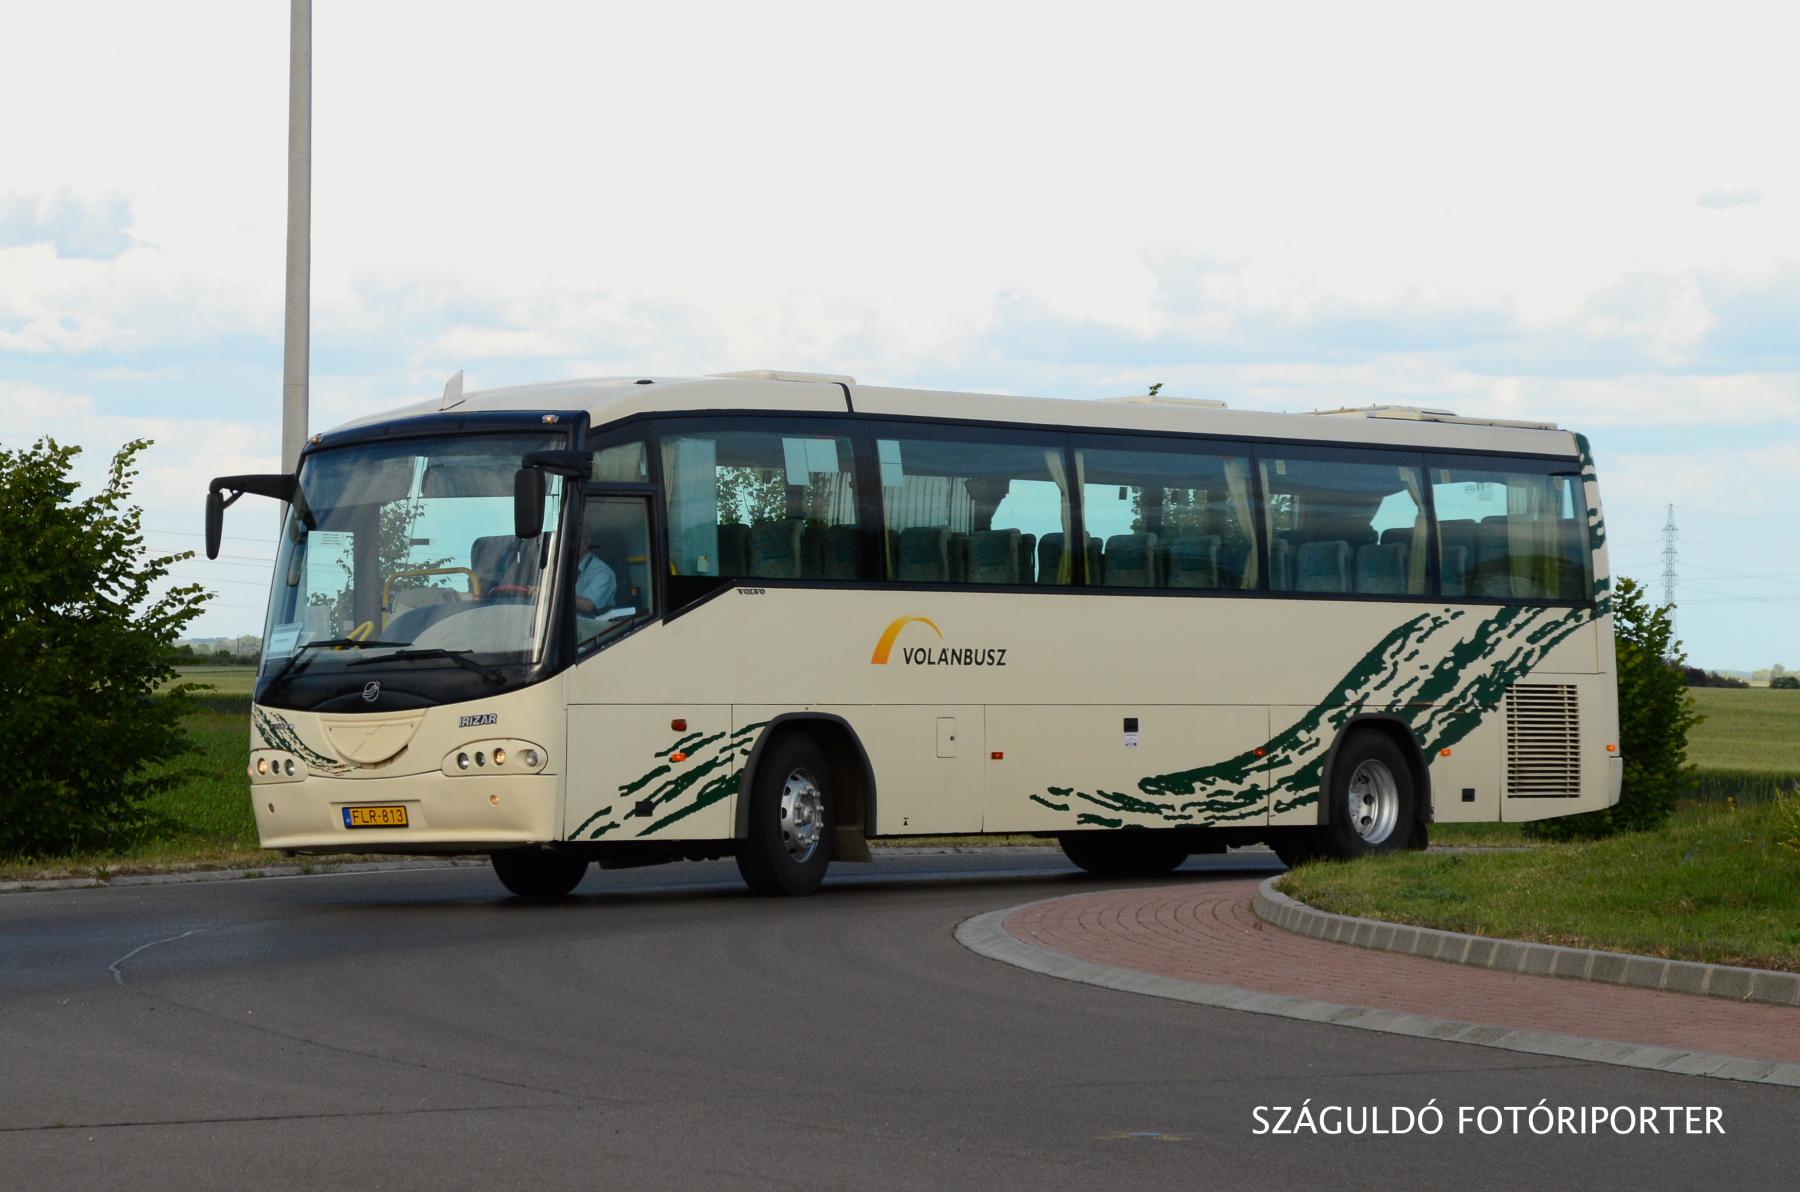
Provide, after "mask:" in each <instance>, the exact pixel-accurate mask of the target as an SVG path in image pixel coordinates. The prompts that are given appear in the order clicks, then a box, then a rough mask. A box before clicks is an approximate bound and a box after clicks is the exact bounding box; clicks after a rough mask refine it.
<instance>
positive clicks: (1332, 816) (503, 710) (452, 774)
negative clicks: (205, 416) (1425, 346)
mask: <svg viewBox="0 0 1800 1192" xmlns="http://www.w3.org/2000/svg"><path fill="white" fill-rule="evenodd" d="M460 381H461V374H458V376H457V378H456V379H455V380H454V381H453V383H452V385H451V386H448V387H447V388H446V391H445V394H444V397H443V398H442V399H441V400H434V401H427V402H424V403H421V404H418V405H414V406H409V407H406V408H403V409H399V410H397V411H394V412H392V413H388V414H382V415H379V416H374V417H369V418H364V419H361V420H359V421H355V422H350V423H347V424H345V425H343V426H340V427H338V428H337V429H335V430H331V431H326V432H324V433H321V434H315V435H313V436H312V437H311V439H310V441H309V442H308V443H307V444H306V447H305V450H304V452H303V454H302V456H301V458H300V462H299V465H298V467H297V469H296V471H295V472H294V473H293V474H278V475H255V476H226V477H220V478H218V479H215V480H213V481H212V483H211V486H210V488H209V491H208V494H207V535H208V538H207V553H208V555H209V557H216V555H217V550H218V539H219V534H220V532H221V527H222V524H223V518H224V510H225V508H226V507H227V506H228V505H230V504H232V503H233V502H235V501H236V500H237V499H238V498H239V497H241V496H242V495H244V494H245V493H255V494H259V495H263V496H268V497H273V498H275V499H277V500H279V501H283V502H286V513H285V522H284V528H283V530H282V534H281V541H280V545H279V549H278V550H277V559H276V562H275V568H274V576H273V581H272V592H271V596H270V602H269V611H268V618H267V624H266V629H265V632H264V636H263V641H264V649H263V656H262V660H261V666H260V669H259V671H258V674H257V679H256V689H255V696H254V700H253V706H252V712H251V718H252V724H251V753H250V766H249V778H250V784H251V786H250V790H251V793H252V796H253V798H254V800H255V811H256V820H257V827H258V831H259V832H260V834H261V840H262V844H263V847H265V848H268V849H276V850H282V851H284V852H286V853H289V854H303V855H311V854H329V853H343V852H356V853H382V852H396V853H408V854H429V853H439V854H488V855H490V856H491V858H492V863H493V867H494V871H495V873H496V874H497V875H498V877H499V879H500V881H501V882H503V883H504V884H505V886H506V887H507V888H508V889H509V890H511V891H512V892H514V893H515V894H518V895H521V896H525V897H535V898H543V897H555V896H559V895H562V894H565V893H567V892H569V891H571V890H573V889H574V887H575V886H576V884H577V883H579V882H580V881H581V880H582V877H583V875H584V874H585V873H586V871H587V868H588V866H589V865H590V864H593V863H596V862H597V863H598V864H599V865H600V866H601V867H602V868H622V867H630V866H639V865H649V864H657V863H662V862H668V861H674V860H680V859H689V860H704V859H719V858H724V857H732V858H735V859H736V862H737V865H738V868H739V870H740V871H741V873H742V875H743V878H744V880H745V882H746V883H747V884H748V885H749V886H750V887H751V888H752V889H753V890H756V891H758V892H761V893H767V894H788V895H798V894H806V893H809V892H811V891H813V890H814V889H816V888H817V887H818V885H819V883H820V881H821V880H822V879H823V877H824V875H825V871H826V868H827V866H828V865H829V864H830V863H831V862H833V861H837V862H849V863H854V862H866V861H869V860H870V853H869V842H870V841H871V840H875V839H878V838H895V837H906V836H921V835H934V836H939V835H958V836H962V835H976V834H984V833H988V834H1001V833H1004V834H1014V835H1017V834H1029V835H1035V836H1039V837H1044V838H1049V839H1054V840H1056V841H1057V842H1058V843H1059V844H1060V845H1061V847H1062V849H1063V850H1064V851H1065V852H1066V854H1067V856H1068V858H1069V860H1070V861H1072V862H1073V863H1074V864H1075V865H1077V866H1079V867H1081V868H1083V869H1086V870H1089V871H1092V872H1095V873H1100V874H1109V875H1138V876H1142V875H1154V874H1159V873H1163V872H1167V871H1169V870H1171V869H1173V868H1174V867H1176V866H1177V865H1180V864H1181V863H1182V862H1183V860H1185V859H1186V858H1187V857H1189V856H1190V855H1193V854H1196V853H1207V852H1222V851H1223V850H1225V849H1227V848H1230V847H1241V846H1244V845H1248V844H1252V843H1256V842H1262V843H1266V844H1267V845H1268V846H1270V847H1272V848H1273V849H1274V851H1275V852H1276V853H1277V854H1278V855H1279V856H1280V857H1281V859H1282V860H1283V861H1285V862H1287V863H1288V864H1290V865H1293V864H1298V863H1300V862H1301V861H1303V860H1306V859H1310V858H1319V857H1335V858H1351V857H1356V856H1361V855H1364V854H1367V853H1372V852H1381V851H1386V850H1393V849H1407V848H1412V849H1417V848H1422V847H1424V846H1425V844H1426V842H1427V840H1428V839H1429V833H1430V828H1431V825H1432V824H1434V823H1438V824H1442V823H1466V822H1480V821H1485V822H1493V821H1502V822H1516V821H1530V820H1538V819H1544V818H1548V817H1552V816H1562V815H1569V814H1574V813H1579V812H1586V811H1594V810H1597V809H1600V808H1605V807H1609V806H1612V805H1613V804H1615V803H1616V802H1617V800H1618V797H1619V785H1620V776H1621V767H1622V762H1621V758H1620V754H1619V749H1618V711H1617V691H1616V684H1615V679H1614V660H1613V630H1612V620H1611V615H1610V605H1609V600H1608V589H1609V574H1608V569H1607V554H1606V535H1605V522H1604V519H1603V517H1602V515H1601V505H1600V494H1599V490H1598V487H1597V484H1596V481H1595V476H1594V466H1593V459H1592V456H1591V454H1590V451H1589V447H1588V443H1587V440H1586V439H1585V438H1584V437H1583V436H1581V435H1579V434H1575V433H1572V432H1569V431H1566V430H1561V429H1558V428H1557V427H1555V426H1553V425H1550V424H1547V423H1534V422H1518V421H1503V420H1498V419H1486V418H1469V417H1458V416H1456V415H1454V414H1452V413H1449V412H1447V411H1443V410H1432V409H1414V408H1409V407H1397V406H1378V407H1371V408H1356V409H1338V410H1327V411H1320V412H1318V413H1311V414H1274V413H1261V412H1250V411H1243V410H1233V409H1230V408H1227V407H1226V406H1225V405H1224V404H1223V403H1219V402H1212V401H1200V400H1181V399H1172V398H1161V397H1129V398H1118V399H1113V400H1091V401H1076V400H1063V399H1045V398H1031V397H1016V396H1002V395H989V394H975V393H953V392H935V391H926V390H916V389H898V388H884V387H880V386H871V385H861V384H858V383H857V382H856V381H855V380H854V379H853V378H850V377H842V376H829V375H820V374H808V373H792V372H776V371H757V372H748V373H730V374H722V375H716V376H706V377H626V378H615V379H605V380H576V381H567V382H557V383H549V384H538V385H525V386H519V387H513V388H497V389H490V390H486V391H477V392H470V393H468V394H463V393H462V392H461V385H460Z"/></svg>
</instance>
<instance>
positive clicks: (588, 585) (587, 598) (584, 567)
mask: <svg viewBox="0 0 1800 1192" xmlns="http://www.w3.org/2000/svg"><path fill="white" fill-rule="evenodd" d="M618 591H619V580H618V577H617V576H615V575H614V574H613V569H612V568H611V567H608V566H607V565H606V560H604V559H602V558H601V557H600V556H599V555H597V554H595V553H594V544H593V543H592V542H589V543H588V544H587V546H586V549H584V550H583V551H582V552H581V564H580V566H579V567H577V569H576V571H575V611H576V612H578V613H586V614H587V615H589V616H593V615H594V614H595V613H600V612H604V611H606V610H607V609H609V608H611V607H612V606H613V598H614V597H615V596H616V595H618Z"/></svg>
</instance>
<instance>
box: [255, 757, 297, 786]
mask: <svg viewBox="0 0 1800 1192" xmlns="http://www.w3.org/2000/svg"><path fill="white" fill-rule="evenodd" d="M305 778H306V763H305V762H303V761H301V760H300V759H299V758H296V757H295V756H294V755H293V754H291V753H289V752H287V751H286V750H285V749H257V750H252V751H251V754H250V781H251V782H301V781H304V780H305Z"/></svg>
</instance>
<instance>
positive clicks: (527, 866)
mask: <svg viewBox="0 0 1800 1192" xmlns="http://www.w3.org/2000/svg"><path fill="white" fill-rule="evenodd" d="M488 857H489V859H490V860H491V861H493V863H494V876H495V877H497V878H499V879H500V884H501V885H503V886H505V887H506V888H507V889H508V890H510V891H512V892H513V893H514V894H517V895H518V896H519V897H520V898H530V899H534V900H543V899H548V898H561V897H562V896H563V895H565V894H567V893H569V892H570V891H571V890H573V889H574V888H575V887H576V886H579V885H580V884H581V879H582V878H584V877H586V876H587V868H588V863H587V858H585V857H577V856H572V855H571V854H569V853H563V852H557V851H554V850H551V849H541V848H509V849H501V850H497V851H495V852H492V853H489V854H488Z"/></svg>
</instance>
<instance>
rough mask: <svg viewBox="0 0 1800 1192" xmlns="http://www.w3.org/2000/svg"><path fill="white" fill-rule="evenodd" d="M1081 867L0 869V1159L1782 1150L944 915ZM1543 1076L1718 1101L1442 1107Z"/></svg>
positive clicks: (1076, 1168) (435, 1183)
mask: <svg viewBox="0 0 1800 1192" xmlns="http://www.w3.org/2000/svg"><path fill="white" fill-rule="evenodd" d="M1256 863H1257V858H1255V857H1252V856H1246V855H1243V854H1236V855H1233V856H1231V857H1227V858H1217V859H1210V864H1211V866H1212V867H1213V868H1212V869H1211V871H1210V872H1212V873H1216V872H1217V871H1218V867H1219V866H1221V865H1233V866H1237V867H1239V868H1237V869H1236V870H1235V872H1239V873H1241V872H1242V868H1241V867H1242V866H1243V865H1245V864H1256ZM1168 880H1169V879H1166V878H1165V879H1163V882H1165V883H1166V882H1167V881H1168ZM1177 880H1189V881H1207V880H1210V878H1209V870H1208V869H1206V868H1203V867H1202V862H1201V861H1198V860H1197V861H1195V862H1192V863H1190V865H1189V867H1188V868H1186V869H1184V870H1183V871H1182V872H1181V874H1180V875H1178V878H1177ZM1094 885H1095V883H1094V882H1092V880H1091V879H1087V878H1085V877H1081V876H1078V875H1076V874H1075V873H1074V872H1073V871H1072V870H1070V869H1069V868H1068V867H1067V866H1066V865H1065V864H1064V863H1063V862H1062V859H1061V858H1060V857H1059V856H1055V855H1044V854H1028V855H1023V856H1012V855H991V854H990V855H956V856H928V857H913V858H904V859H885V860H882V861H879V862H877V864H875V865H874V866H845V867H841V868H839V870H838V871H837V872H836V874H835V875H834V877H833V878H832V880H831V881H830V883H829V884H828V886H827V887H826V889H825V890H823V891H822V892H821V893H820V894H818V895H817V896H815V897H812V898H807V899H794V900H765V899H757V898H752V897H750V896H748V895H747V894H745V893H744V892H743V890H742V887H741V886H740V885H739V883H738V882H737V880H736V872H735V870H734V868H733V867H732V866H731V864H730V862H723V863H712V864H705V865H693V864H689V865H679V864H678V865H672V866H662V867H658V868H654V869H644V870H634V871H624V872H612V873H601V872H599V871H593V872H592V873H591V874H590V876H589V878H588V880H587V881H586V882H585V883H584V885H583V886H582V887H581V889H580V891H578V894H577V896H576V897H575V898H572V899H570V900H568V901H567V902H565V903H562V904H558V905H553V906H530V905H526V904H523V903H520V902H518V901H517V900H514V899H510V898H508V897H506V896H505V895H504V891H502V890H501V888H500V886H499V884H498V882H496V881H495V880H494V878H493V876H492V875H491V874H490V873H489V872H488V871H487V870H485V869H460V870H424V871H413V872H396V873H370V874H345V875H337V876H329V877H304V878H287V879H282V878H275V879H265V880H260V881H236V882H215V883H205V884H193V885H170V886H149V887H135V888H128V889H115V890H72V891H63V892H55V893H41V894H10V895H5V896H0V1187H4V1188H5V1189H8V1190H11V1189H31V1190H36V1189H61V1188H70V1189H76V1188H79V1189H84V1190H95V1189H106V1188H127V1187H128V1188H133V1189H161V1188H182V1189H192V1188H215V1187H217V1188H230V1189H234V1190H242V1189H258V1188H289V1187H292V1188H308V1189H317V1188H348V1187H356V1188H437V1189H441V1188H484V1189H485V1188H514V1187H520V1188H532V1189H552V1188H581V1189H613V1188H620V1189H626V1188H629V1189H634V1190H635V1189H661V1188H678V1189H690V1188H692V1189H702V1188H703V1189H708V1190H724V1189H736V1188H888V1187H893V1188H948V1189H977V1188H979V1189H1011V1188H1030V1189H1056V1188H1103V1189H1151V1188H1181V1189H1193V1188H1212V1187H1219V1188H1224V1187H1229V1188H1294V1187H1306V1188H1321V1187H1324V1188H1337V1187H1379V1188H1410V1187H1422V1188H1451V1187H1454V1188H1459V1189H1460V1188H1487V1187H1492V1188H1505V1189H1508V1190H1509V1192H1517V1190H1519V1189H1535V1188H1548V1187H1583V1188H1609V1187H1619V1188H1627V1187H1629V1188H1634V1189H1643V1188H1675V1187H1681V1188H1688V1187H1698V1186H1705V1187H1709V1188H1734V1187H1745V1188H1757V1189H1759V1190H1766V1189H1768V1188H1772V1187H1783V1186H1787V1187H1791V1186H1794V1184H1795V1182H1796V1178H1797V1176H1800V1090H1795V1089H1783V1088H1772V1087H1765V1086H1758V1085H1748V1084H1738V1083H1733V1082H1729V1081H1719V1080H1707V1079H1700V1078H1694V1077H1680V1076H1668V1075H1662V1074H1658V1073H1652V1072H1642V1071H1636V1070H1632V1069H1625V1068H1614V1067H1607V1066H1601V1065H1593V1064H1584V1063H1576V1062H1569V1061H1562V1060H1548V1059H1542V1058H1538V1057H1532V1056H1526V1055H1520V1054H1516V1053H1512V1052H1505V1051H1496V1050H1492V1049H1488V1048H1481V1047H1472V1046H1467V1045H1462V1044H1453V1043H1441V1042H1434V1041H1427V1040H1415V1039H1403V1038H1397V1037H1390V1036H1384V1035H1377V1034H1372V1033H1368V1032H1364V1031H1356V1030H1349V1029H1345V1028H1339V1027H1331V1026H1323V1025H1316V1024H1311V1023H1303V1022H1293V1021H1288V1020H1284V1019H1278V1018H1268V1017H1261V1016H1257V1015H1251V1014H1242V1013H1235V1012H1232V1011H1228V1010H1218V1009H1211V1008H1208V1007H1201V1006H1192V1005H1187V1004H1183V1003H1177V1002H1171V1001H1166V1000H1161V999H1156V998H1150V997H1140V996H1136V995H1133V994H1127V993H1119V992H1115V991H1111V990H1105V989H1098V988H1094V987H1090V986H1086V985H1079V984H1074V983H1071V982H1065V981H1058V980H1055V979H1053V978H1049V977H1043V976H1039V975H1036V974H1033V973H1029V972H1025V971H1023V970H1019V969H1015V968H1012V967H1009V966H1006V965H1002V964H999V963H997V962H995V961H992V960H987V959H984V958H982V957H980V956H976V955H975V954H973V953H971V952H968V951H966V950H965V949H963V948H962V947H961V946H960V945H958V944H957V943H956V942H955V940H954V939H953V938H952V931H953V930H954V928H955V927H956V924H957V923H958V922H960V921H961V920H962V919H964V918H966V917H967V916H969V915H971V914H975V913H978V912H981V911H987V910H993V909H996V908H999V907H1005V906H1011V905H1014V904H1017V903H1022V902H1029V901H1033V900H1036V899H1039V898H1047V897H1054V896H1056V895H1058V894H1063V893H1073V892H1076V891H1079V890H1082V889H1090V888H1093V886H1094ZM1603 1025H1604V1024H1596V1031H1595V1033H1596V1034H1602V1033H1603ZM1309 1098H1310V1099H1311V1101H1310V1107H1311V1108H1312V1109H1313V1110H1317V1109H1318V1108H1319V1107H1321V1106H1324V1105H1327V1104H1340V1105H1341V1104H1351V1105H1356V1106H1365V1105H1373V1106H1379V1107H1384V1108H1385V1107H1388V1106H1395V1105H1403V1106H1408V1107H1415V1108H1416V1107H1419V1106H1422V1105H1424V1104H1425V1103H1426V1102H1428V1101H1431V1100H1432V1099H1434V1098H1435V1100H1436V1103H1437V1105H1438V1106H1439V1107H1442V1108H1445V1109H1446V1110H1447V1111H1448V1116H1449V1119H1450V1120H1449V1124H1448V1125H1447V1126H1446V1127H1445V1129H1444V1130H1443V1131H1442V1132H1441V1133H1439V1134H1436V1135H1435V1136H1430V1137H1425V1136H1421V1135H1419V1134H1417V1133H1413V1134H1409V1135H1402V1136H1399V1137H1392V1136H1388V1137H1372V1136H1368V1135H1364V1136H1360V1137H1351V1136H1347V1135H1339V1136H1336V1137H1321V1136H1315V1135H1309V1134H1304V1133H1303V1134H1300V1135H1298V1136H1291V1135H1283V1136H1276V1135H1273V1134H1264V1135H1258V1134H1256V1133H1254V1132H1253V1131H1255V1130H1256V1129H1257V1123H1256V1120H1255V1119H1254V1118H1253V1116H1252V1109H1253V1108H1254V1107H1255V1106H1258V1105H1293V1106H1299V1105H1301V1104H1302V1103H1303V1102H1305V1101H1306V1100H1307V1099H1309ZM1546 1099H1547V1104H1548V1105H1550V1106H1557V1105H1580V1106H1588V1105H1605V1106H1609V1107H1610V1106H1617V1105H1632V1106H1640V1105H1643V1106H1664V1105H1681V1106H1686V1105H1703V1106H1716V1107H1719V1108H1720V1110H1721V1111H1722V1115H1723V1119H1722V1120H1723V1123H1724V1126H1725V1129H1726V1134H1725V1135H1724V1136H1720V1135H1718V1134H1713V1135H1710V1136H1686V1135H1677V1136H1675V1137H1669V1136H1667V1135H1657V1136H1639V1135H1637V1134H1633V1135H1630V1136H1624V1137H1620V1136H1616V1135H1613V1134H1611V1133H1610V1131H1609V1132H1607V1133H1604V1134H1601V1135H1598V1136H1595V1135H1591V1134H1590V1135H1557V1134H1550V1135H1546V1136H1535V1135H1533V1134H1531V1133H1530V1132H1529V1130H1527V1129H1525V1128H1524V1127H1523V1126H1521V1133H1520V1134H1519V1135H1517V1136H1515V1135H1513V1134H1512V1133H1511V1131H1510V1130H1508V1131H1506V1132H1504V1133H1502V1134H1500V1135H1497V1136H1493V1137H1484V1136H1482V1135H1480V1134H1478V1133H1475V1132H1474V1131H1473V1129H1472V1128H1471V1130H1470V1132H1468V1133H1465V1134H1458V1133H1457V1127H1456V1120H1455V1119H1456V1114H1455V1109H1454V1107H1456V1106H1459V1105H1469V1106H1477V1107H1479V1106H1487V1105H1494V1106H1509V1105H1524V1106H1534V1105H1537V1104H1538V1103H1539V1102H1540V1101H1544V1100H1546ZM1540 1120H1541V1119H1540ZM1490 1121H1491V1119H1490Z"/></svg>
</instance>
